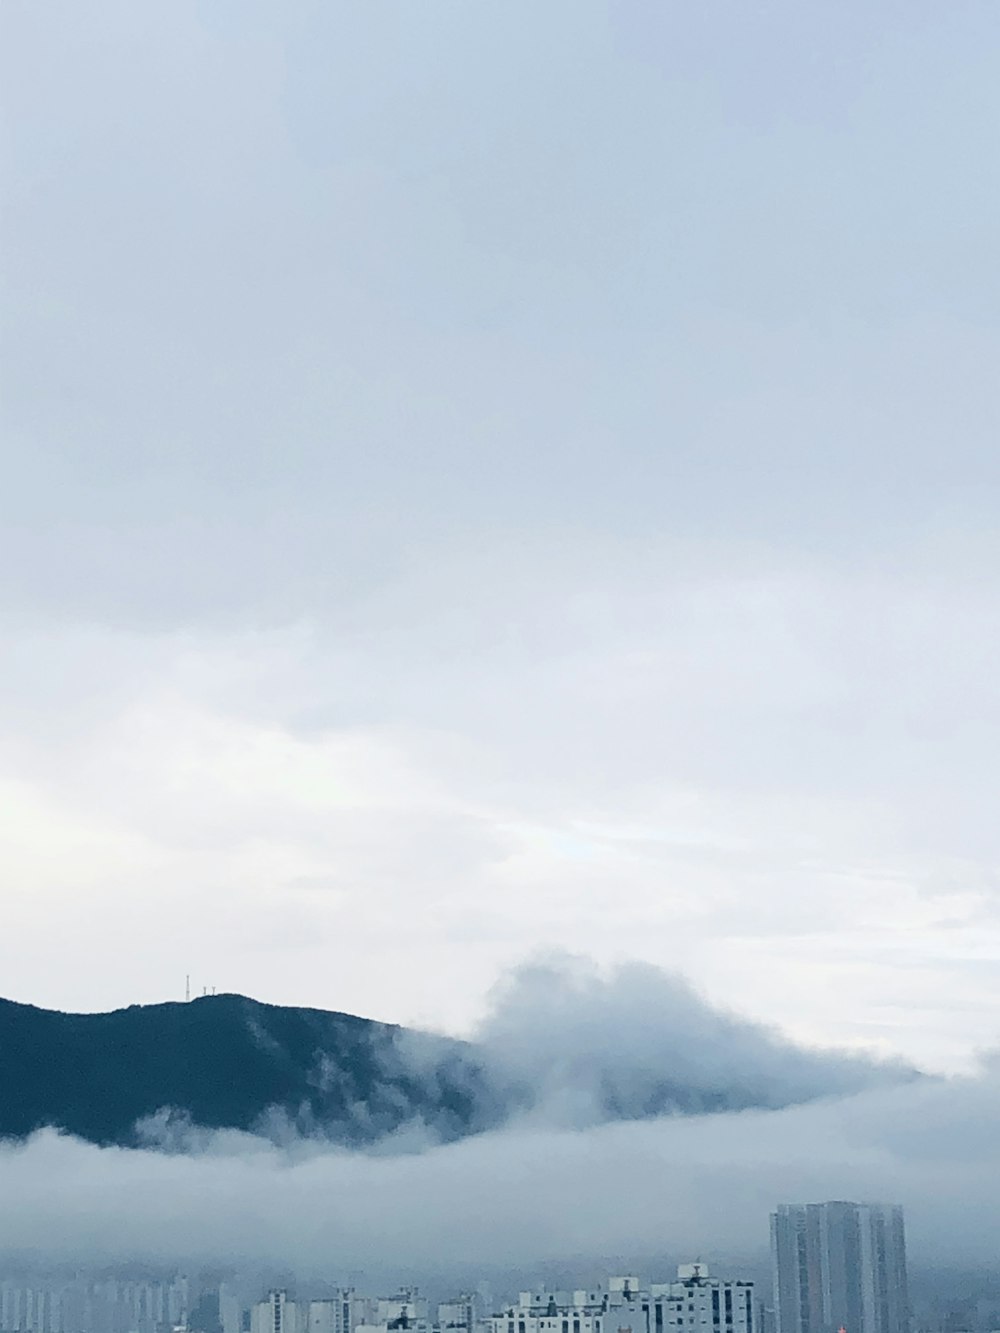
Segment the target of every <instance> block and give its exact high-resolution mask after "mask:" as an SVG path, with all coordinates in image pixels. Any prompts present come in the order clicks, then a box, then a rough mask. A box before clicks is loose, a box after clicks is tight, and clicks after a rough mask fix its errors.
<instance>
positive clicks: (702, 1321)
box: [487, 1264, 759, 1333]
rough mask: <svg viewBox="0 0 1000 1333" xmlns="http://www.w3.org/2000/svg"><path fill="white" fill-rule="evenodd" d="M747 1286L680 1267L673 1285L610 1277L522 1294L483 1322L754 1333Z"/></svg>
mask: <svg viewBox="0 0 1000 1333" xmlns="http://www.w3.org/2000/svg"><path fill="white" fill-rule="evenodd" d="M758 1322H759V1321H758V1318H757V1314H756V1309H755V1298H754V1287H753V1283H752V1282H740V1281H729V1280H727V1279H723V1278H717V1277H712V1276H711V1275H710V1274H709V1271H708V1268H707V1267H706V1265H705V1264H682V1265H681V1267H680V1268H679V1269H678V1270H677V1277H676V1279H675V1280H674V1281H672V1282H658V1283H657V1282H654V1283H652V1284H651V1285H650V1286H649V1287H648V1288H644V1287H643V1286H642V1284H641V1282H640V1281H639V1279H638V1278H637V1277H634V1276H628V1277H613V1278H610V1279H609V1281H608V1285H607V1287H606V1288H600V1289H598V1290H597V1291H574V1292H572V1293H570V1292H558V1291H550V1292H531V1291H523V1292H521V1295H520V1298H519V1300H518V1303H517V1305H516V1306H512V1307H511V1308H510V1309H508V1310H505V1311H502V1312H501V1313H499V1314H496V1315H494V1316H493V1317H492V1318H491V1319H489V1320H487V1328H488V1333H758V1328H757V1325H758Z"/></svg>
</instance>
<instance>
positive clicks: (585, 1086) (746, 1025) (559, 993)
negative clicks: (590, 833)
mask: <svg viewBox="0 0 1000 1333" xmlns="http://www.w3.org/2000/svg"><path fill="white" fill-rule="evenodd" d="M474 1049H475V1052H476V1055H477V1058H479V1059H481V1060H482V1061H483V1064H484V1066H485V1068H486V1069H487V1070H488V1071H489V1072H490V1073H491V1074H492V1076H493V1078H494V1080H495V1081H497V1082H498V1083H499V1084H500V1086H503V1085H504V1084H507V1085H509V1086H510V1087H511V1088H512V1089H514V1090H515V1093H514V1095H515V1098H516V1099H517V1100H518V1101H519V1102H520V1104H521V1105H522V1106H523V1108H524V1109H523V1113H524V1114H526V1115H528V1116H529V1117H531V1118H532V1120H533V1121H535V1122H536V1123H539V1124H541V1123H547V1124H563V1125H571V1126H575V1127H578V1128H582V1127H585V1126H588V1125H593V1124H600V1123H602V1122H604V1121H610V1120H618V1119H625V1120H628V1119H641V1118H644V1117H647V1116H651V1115H663V1114H670V1113H675V1114H691V1113H699V1112H712V1111H719V1112H721V1111H741V1110H745V1109H747V1108H750V1107H781V1106H787V1105H789V1104H791V1103H795V1102H805V1101H810V1100H812V1099H814V1098H817V1097H823V1096H831V1095H834V1094H838V1093H845V1092H854V1091H857V1090H859V1089H860V1088H864V1087H868V1086H877V1085H879V1084H886V1085H887V1084H891V1083H893V1082H898V1081H903V1080H906V1079H908V1078H912V1077H916V1076H917V1075H916V1071H914V1070H912V1069H908V1068H907V1067H906V1066H904V1065H903V1064H902V1063H893V1062H884V1063H880V1062H875V1061H873V1060H871V1059H870V1058H868V1057H866V1056H861V1055H853V1056H852V1055H849V1054H846V1053H844V1052H840V1051H817V1050H810V1049H807V1048H804V1047H802V1046H797V1045H796V1044H794V1043H793V1042H791V1041H789V1040H787V1039H786V1038H783V1037H782V1036H781V1035H780V1034H779V1033H777V1032H776V1031H772V1030H769V1029H768V1028H766V1027H765V1026H763V1025H762V1024H758V1023H752V1022H748V1021H747V1020H746V1019H742V1018H740V1017H738V1016H737V1015H735V1014H729V1013H726V1012H724V1011H722V1010H720V1009H717V1008H715V1007H713V1006H712V1005H710V1004H707V1003H706V1002H705V1000H704V999H702V998H701V997H700V996H699V995H698V994H697V993H696V992H695V990H694V989H693V988H692V987H691V986H690V985H689V984H688V983H687V982H686V981H685V980H684V978H683V977H682V976H681V975H680V974H679V973H677V972H667V971H665V970H664V969H662V968H658V967H654V966H652V965H651V964H643V963H631V964H621V965H619V966H616V967H611V968H606V969H603V970H602V969H600V968H598V967H597V966H596V964H594V963H593V962H592V961H590V960H588V959H585V958H580V957H568V956H556V957H552V958H548V959H544V958H543V959H538V960H536V961H534V962H531V963H528V964H525V965H523V966H521V967H519V968H517V969H515V970H514V971H513V972H511V973H510V974H509V975H508V976H507V977H506V978H505V979H504V980H502V981H501V982H500V983H498V985H497V987H496V988H495V992H494V997H493V1004H492V1007H491V1010H490V1012H489V1013H488V1015H487V1016H486V1018H485V1020H484V1021H483V1023H482V1024H481V1026H480V1027H479V1029H478V1030H477V1032H476V1034H475V1037H474Z"/></svg>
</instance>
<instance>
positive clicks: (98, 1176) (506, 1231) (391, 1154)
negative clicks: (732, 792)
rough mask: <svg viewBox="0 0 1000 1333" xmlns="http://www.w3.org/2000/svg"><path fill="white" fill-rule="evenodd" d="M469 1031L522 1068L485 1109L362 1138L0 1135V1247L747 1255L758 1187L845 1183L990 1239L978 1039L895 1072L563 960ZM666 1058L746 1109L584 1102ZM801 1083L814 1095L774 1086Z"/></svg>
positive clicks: (179, 1130)
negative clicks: (516, 1100) (452, 1121)
mask: <svg viewBox="0 0 1000 1333" xmlns="http://www.w3.org/2000/svg"><path fill="white" fill-rule="evenodd" d="M671 996H672V1001H671V1003H670V1004H668V1003H667V999H668V997H671ZM658 1014H659V1015H660V1017H661V1018H662V1017H663V1015H664V1014H669V1015H670V1021H669V1022H659V1023H658V1021H657V1015H658ZM641 1015H644V1018H641V1019H640V1016H641ZM682 1020H683V1021H682ZM482 1037H483V1043H484V1047H485V1048H486V1049H488V1050H489V1051H490V1052H491V1058H493V1059H495V1060H497V1061H498V1062H501V1063H503V1062H504V1061H506V1062H507V1066H508V1067H512V1068H515V1069H516V1070H518V1071H520V1075H519V1076H520V1077H522V1078H523V1077H525V1076H526V1075H527V1074H530V1075H531V1077H532V1078H534V1079H535V1080H537V1084H538V1089H539V1091H538V1095H537V1097H536V1098H535V1099H534V1101H533V1103H532V1104H531V1105H530V1106H526V1107H525V1108H524V1110H523V1114H521V1115H520V1116H519V1117H517V1118H515V1119H514V1120H512V1121H511V1122H509V1123H508V1124H507V1125H506V1126H505V1127H504V1128H502V1129H498V1130H495V1131H492V1132H488V1133H482V1134H479V1135H476V1136H473V1137H470V1138H467V1139H464V1140H463V1141H461V1142H453V1143H446V1144H442V1143H440V1142H437V1141H435V1134H434V1127H433V1125H431V1126H426V1125H421V1124H418V1123H414V1124H413V1125H410V1126H407V1127H406V1128H405V1129H404V1130H403V1131H401V1132H400V1134H398V1135H397V1136H395V1137H394V1138H392V1139H390V1140H388V1141H386V1142H383V1143H382V1144H381V1145H377V1146H376V1148H375V1149H374V1150H368V1151H364V1152H361V1151H348V1150H346V1149H343V1148H337V1147H335V1146H333V1145H331V1144H330V1142H329V1141H328V1140H325V1139H324V1138H323V1137H322V1136H319V1135H314V1136H305V1137H303V1136H302V1135H300V1134H298V1133H297V1132H296V1128H295V1125H294V1124H293V1123H291V1122H289V1121H287V1120H286V1121H285V1122H284V1123H283V1124H281V1125H272V1126H271V1127H270V1137H261V1136H256V1135H251V1134H245V1133H237V1132H232V1131H216V1132H211V1131H205V1130H199V1129H198V1128H197V1127H192V1126H190V1125H186V1124H185V1123H184V1122H183V1121H182V1120H181V1121H178V1120H176V1119H174V1120H171V1119H170V1118H169V1117H166V1116H165V1117H164V1118H163V1119H162V1121H161V1122H160V1123H159V1124H156V1123H154V1124H151V1125H150V1126H148V1127H147V1128H148V1134H149V1136H150V1141H151V1142H155V1143H156V1144H157V1147H158V1148H159V1149H162V1148H164V1147H166V1148H172V1149H173V1151H172V1152H164V1151H154V1150H147V1149H140V1150H128V1149H109V1148H103V1149H102V1148H97V1147H94V1146H92V1145H89V1144H85V1143H83V1142H81V1141H79V1140H77V1139H73V1138H70V1137H67V1136H61V1135H59V1134H57V1133H56V1132H54V1131H52V1130H45V1131H41V1132H39V1133H37V1134H35V1135H34V1136H33V1137H32V1138H31V1139H29V1140H28V1141H27V1142H26V1143H23V1144H18V1145H15V1144H7V1145H5V1146H3V1147H2V1148H0V1195H2V1197H3V1201H4V1207H3V1209H2V1211H0V1247H2V1248H17V1249H19V1250H25V1249H29V1250H35V1251H38V1252H39V1253H41V1254H45V1255H50V1256H52V1257H59V1256H73V1255H77V1256H83V1255H86V1256H88V1257H100V1258H102V1259H103V1258H107V1259H108V1260H111V1259H124V1258H129V1257H150V1258H154V1257H156V1258H162V1259H170V1258H176V1259H181V1258H185V1257H190V1256H192V1255H196V1256H198V1257H200V1258H204V1259H215V1258H217V1259H219V1260H227V1259H233V1258H243V1259H259V1260H262V1261H280V1262H282V1263H287V1264H291V1265H296V1266H303V1267H307V1266H315V1265H321V1266H322V1267H323V1269H324V1270H331V1269H333V1270H337V1271H346V1270H349V1269H351V1268H357V1267H364V1266H366V1265H368V1266H371V1265H374V1264H378V1265H394V1266H398V1267H416V1268H419V1267H421V1266H433V1267H434V1268H435V1269H436V1270H438V1271H440V1270H441V1268H442V1267H443V1266H446V1265H447V1264H448V1263H454V1264H456V1265H469V1264H477V1263H478V1264H482V1265H493V1264H497V1263H514V1264H530V1263H532V1262H535V1261H538V1260H542V1259H560V1258H571V1257H574V1256H582V1255H606V1254H620V1255H628V1254H650V1253H655V1252H670V1253H681V1254H683V1253H689V1254H690V1253H702V1254H706V1255H707V1254H711V1253H713V1252H719V1251H724V1252H726V1253H729V1254H739V1253H746V1254H752V1253H756V1252H759V1251H760V1249H761V1248H762V1247H763V1246H764V1245H766V1241H767V1215H768V1212H769V1210H770V1209H771V1208H772V1207H773V1206H774V1204H775V1203H777V1202H780V1201H783V1200H796V1199H822V1198H828V1197H855V1198H868V1199H873V1198H876V1199H886V1200H890V1201H894V1202H900V1203H902V1204H903V1205H904V1206H905V1207H906V1209H907V1219H908V1225H909V1232H910V1239H911V1246H912V1249H913V1252H914V1254H915V1255H916V1256H917V1257H924V1258H928V1259H930V1258H934V1259H937V1260H940V1261H942V1262H947V1261H952V1260H956V1261H958V1260H960V1261H962V1262H984V1261H991V1260H994V1261H995V1258H996V1236H997V1235H998V1234H1000V1133H998V1130H997V1127H998V1125H1000V1061H996V1060H993V1061H992V1062H991V1061H986V1062H984V1065H983V1069H982V1072H981V1074H980V1075H979V1076H978V1077H975V1078H964V1079H951V1080H945V1079H920V1078H918V1079H912V1078H911V1079H905V1081H902V1082H901V1081H899V1079H900V1077H903V1076H905V1075H906V1073H907V1071H905V1070H901V1069H899V1068H896V1069H893V1068H891V1067H890V1068H888V1069H886V1068H884V1067H881V1066H878V1065H873V1064H872V1063H870V1062H867V1061H864V1060H861V1059H856V1058H855V1057H851V1056H837V1055H828V1054H825V1053H812V1052H807V1051H802V1050H799V1049H798V1048H796V1047H793V1046H791V1045H789V1044H788V1043H786V1042H784V1041H782V1040H781V1039H780V1038H779V1037H777V1036H775V1035H773V1034H770V1033H768V1032H767V1031H766V1030H765V1029H761V1028H757V1027H755V1026H754V1025H751V1024H746V1023H743V1022H741V1021H740V1020H737V1019H730V1018H726V1017H725V1016H724V1015H720V1014H718V1013H716V1012H715V1011H712V1010H710V1009H708V1008H707V1007H706V1006H704V1005H703V1004H702V1002H701V1001H699V1000H698V999H697V997H695V996H693V995H692V993H691V992H690V991H688V990H687V988H686V987H685V986H684V985H683V983H680V982H675V981H673V980H672V979H670V978H668V977H664V976H663V975H662V974H657V973H656V972H655V971H652V970H649V969H626V970H624V971H623V972H619V973H617V974H614V975H613V976H612V977H610V978H606V979H603V980H602V979H601V978H600V977H599V976H598V975H597V974H596V973H594V972H593V971H592V970H588V969H586V968H581V967H579V966H576V965H574V967H573V968H570V973H569V974H567V970H566V968H565V967H562V968H560V967H556V968H553V967H551V966H549V965H541V966H536V967H534V968H532V969H528V970H527V971H525V972H522V974H521V975H520V976H519V977H518V978H517V979H516V980H515V981H514V982H513V983H512V985H511V986H510V988H509V989H508V990H507V992H506V993H505V994H504V995H502V996H501V997H500V999H499V1001H498V1004H497V1007H496V1010H495V1012H494V1014H493V1015H492V1016H491V1018H490V1019H489V1020H488V1021H487V1023H486V1024H485V1025H484V1029H483V1033H482ZM682 1038H683V1040H682ZM668 1057H669V1059H670V1061H671V1062H672V1063H671V1064H670V1065H669V1068H671V1070H672V1071H674V1074H675V1075H676V1076H677V1077H681V1076H682V1077H683V1080H684V1081H685V1083H686V1085H687V1086H695V1087H697V1086H699V1080H700V1081H701V1086H702V1087H703V1088H711V1087H715V1086H719V1085H721V1084H726V1085H728V1086H733V1087H742V1088H743V1089H744V1092H745V1093H746V1095H747V1097H748V1098H750V1099H752V1098H757V1099H758V1100H759V1101H760V1102H761V1103H762V1106H761V1108H758V1109H731V1110H726V1111H725V1112H724V1113H722V1114H688V1115H677V1114H670V1115H666V1116H662V1117H660V1118H655V1119H646V1120H633V1121H625V1122H621V1121H620V1122H618V1123H604V1124H601V1123H595V1121H600V1120H604V1119H607V1108H608V1105H609V1101H610V1102H611V1103H614V1102H616V1101H620V1100H621V1099H622V1098H625V1099H626V1100H627V1099H628V1098H634V1099H638V1101H639V1102H641V1100H642V1098H643V1097H644V1096H645V1095H646V1091H647V1085H646V1083H645V1082H644V1080H645V1079H647V1078H649V1077H652V1076H653V1074H655V1072H656V1071H657V1070H660V1071H662V1069H663V1067H664V1066H663V1061H664V1060H665V1059H667V1058H668ZM887 1080H888V1082H887ZM793 1094H794V1095H793ZM802 1096H810V1097H812V1098H814V1099H815V1100H812V1101H808V1102H805V1103H804V1104H798V1105H788V1104H787V1103H788V1102H789V1101H794V1100H796V1098H800V1097H802ZM619 1110H620V1108H619Z"/></svg>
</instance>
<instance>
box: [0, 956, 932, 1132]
mask: <svg viewBox="0 0 1000 1333" xmlns="http://www.w3.org/2000/svg"><path fill="white" fill-rule="evenodd" d="M539 977H541V980H542V984H541V985H539ZM651 977H652V980H651ZM546 978H548V979H546ZM550 982H551V976H549V974H547V973H545V972H544V970H542V971H539V970H538V969H536V970H535V972H534V973H531V974H530V975H528V976H527V978H526V980H525V981H524V984H523V985H522V987H521V989H520V990H515V992H514V993H513V998H512V1003H511V1005H510V1007H509V1008H508V1009H507V1010H506V1011H504V1010H503V1009H502V1008H501V1010H500V1011H499V1015H494V1021H493V1024H492V1026H490V1025H486V1027H485V1028H484V1030H483V1031H482V1033H481V1037H480V1039H479V1040H478V1041H477V1042H476V1043H472V1042H462V1041H457V1040H454V1039H451V1038H448V1037H440V1036H435V1035H432V1034H430V1033H425V1032H416V1031H413V1030H411V1029H408V1028H403V1027H397V1026H394V1025H391V1024H387V1023H376V1022H373V1021H372V1020H370V1019H366V1018H357V1017H354V1016H353V1015H350V1014H340V1013H328V1012H326V1011H324V1010H320V1009H295V1008H286V1007H282V1006H278V1005H272V1004H261V1003H259V1002H258V1001H256V1000H251V999H248V998H246V997H245V996H242V995H212V996H202V997H200V998H198V999H196V1000H192V1001H190V1002H189V1003H185V1004H176V1003H175V1004H155V1005H145V1006H140V1005H133V1006H132V1007H130V1008H128V1009H119V1010H116V1011H115V1012H113V1013H108V1014H65V1013H57V1012H53V1011H50V1010H46V1009H37V1008H34V1007H33V1006H31V1005H25V1004H16V1003H14V1002H13V1001H10V1000H0V1137H7V1138H24V1137H25V1136H26V1135H28V1134H31V1133H32V1132H33V1131H34V1130H36V1129H39V1128H41V1127H43V1126H47V1125H49V1126H54V1127H57V1128H59V1129H61V1130H65V1131H67V1132H69V1133H71V1134H75V1135H78V1136H79V1137H80V1138H83V1139H87V1140H89V1141H90V1142H92V1143H97V1144H104V1145H110V1144H118V1145H122V1146H146V1147H156V1148H161V1149H166V1150H170V1149H181V1150H183V1149H188V1148H191V1147H193V1146H197V1144H198V1141H199V1137H198V1136H202V1138H203V1137H204V1136H205V1135H206V1134H207V1132H208V1131H212V1130H242V1131H246V1132H251V1133H255V1134H258V1135H263V1136H265V1137H267V1138H270V1139H272V1140H274V1141H277V1142H282V1141H287V1140H288V1139H290V1138H295V1137H298V1136H302V1135H306V1136H313V1137H322V1138H324V1139H326V1140H329V1141H331V1142H333V1143H339V1144H343V1145H346V1146H352V1147H359V1146H365V1145H370V1144H375V1143H379V1142H381V1141H383V1140H386V1139H387V1138H390V1137H391V1136H393V1135H397V1136H401V1137H397V1139H396V1140H395V1142H396V1145H397V1146H400V1147H403V1146H419V1145H422V1144H425V1143H426V1142H427V1141H428V1140H429V1141H431V1142H448V1141H451V1140H454V1139H457V1138H462V1137H464V1136H466V1135H469V1134H475V1133H479V1132H481V1131H483V1130H486V1129H491V1128H495V1127H497V1126H498V1125H501V1124H503V1123H504V1122H505V1121H507V1120H510V1119H511V1118H512V1117H514V1116H516V1115H529V1116H531V1117H533V1119H534V1123H536V1124H537V1123H542V1122H544V1123H546V1124H563V1125H567V1126H576V1127H581V1126H583V1125H587V1124H599V1123H602V1122H605V1121H611V1120H638V1119H645V1118H649V1117H653V1116H659V1115H666V1114H670V1115H705V1114H718V1113H726V1112H732V1111H741V1110H746V1109H748V1108H768V1109H776V1108H779V1107H782V1106H789V1105H793V1104H796V1103H801V1102H808V1101H811V1100H813V1099H815V1098H817V1097H829V1096H842V1095H849V1094H850V1093H852V1092H856V1091H858V1090H860V1089H861V1088H865V1087H870V1086H877V1085H884V1084H888V1083H894V1082H899V1081H900V1080H906V1079H909V1078H913V1077H917V1076H918V1075H917V1072H916V1071H915V1070H912V1069H909V1068H907V1067H905V1066H902V1065H898V1064H892V1063H889V1064H879V1063H877V1062H873V1061H871V1060H869V1059H867V1058H865V1057H863V1056H856V1055H850V1054H845V1053H843V1052H839V1053H838V1052H824V1051H815V1050H810V1049H808V1048H803V1047H799V1046H796V1045H794V1044H793V1043H791V1042H789V1041H788V1040H787V1039H784V1038H781V1037H780V1036H778V1035H777V1034H774V1033H772V1032H770V1031H769V1030H767V1029H765V1028H762V1027H760V1026H759V1025H756V1024H753V1023H748V1022H745V1021H743V1020H737V1019H734V1018H732V1017H731V1016H728V1015H726V1014H723V1013H720V1012H717V1011H715V1010H713V1009H712V1008H711V1007H710V1006H708V1005H706V1004H705V1003H704V1002H703V1001H701V1000H699V999H698V998H697V997H695V996H694V995H693V993H691V992H690V991H688V990H685V989H684V988H683V987H680V986H678V984H677V983H676V982H675V981H670V982H667V981H665V980H664V979H663V978H662V977H658V976H654V975H652V974H647V973H646V972H642V971H639V972H636V970H635V969H632V971H631V972H630V973H629V974H628V975H627V976H626V977H625V980H624V982H622V983H621V985H620V988H622V987H623V988H624V994H625V999H624V1001H622V1000H621V998H620V997H618V998H616V992H615V991H614V990H613V989H612V990H611V991H610V992H608V993H606V994H605V993H599V994H598V995H597V999H596V1000H595V999H594V996H593V995H592V994H591V992H590V991H589V990H587V989H586V988H584V990H583V991H581V992H574V991H569V992H567V991H565V990H560V989H559V987H558V985H557V986H555V987H554V988H553V986H552V985H550V984H549V983H550Z"/></svg>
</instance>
